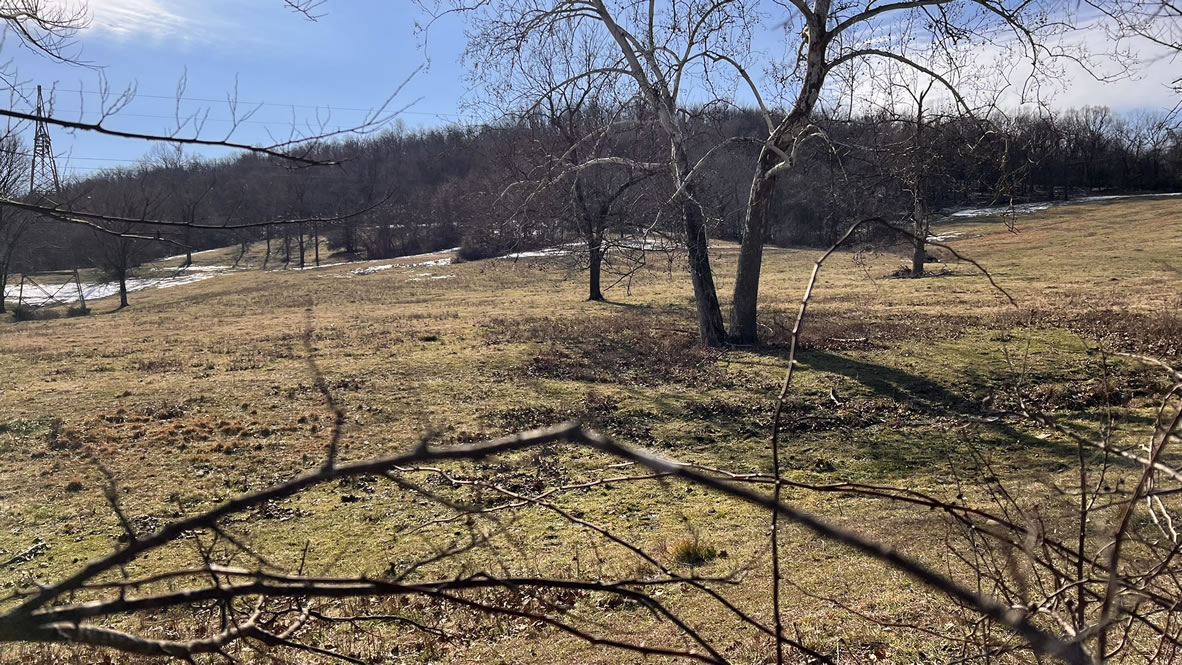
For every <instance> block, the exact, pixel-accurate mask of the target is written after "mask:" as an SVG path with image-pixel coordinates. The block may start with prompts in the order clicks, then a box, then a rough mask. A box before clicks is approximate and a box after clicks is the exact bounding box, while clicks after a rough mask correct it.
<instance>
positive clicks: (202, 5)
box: [70, 0, 238, 43]
mask: <svg viewBox="0 0 1182 665" xmlns="http://www.w3.org/2000/svg"><path fill="white" fill-rule="evenodd" d="M76 2H77V0H70V3H71V4H74V3H76ZM230 6H232V5H229V6H228V5H227V4H226V3H222V2H214V1H212V0H206V1H203V2H183V1H181V0H87V1H86V7H87V10H88V11H87V13H88V15H89V17H90V22H89V24H88V25H87V27H86V29H85V31H84V32H85V33H89V34H92V35H94V36H102V37H108V38H111V39H115V40H118V41H126V40H130V39H145V38H146V39H149V40H151V41H153V42H163V41H172V42H180V43H209V42H217V41H226V40H229V39H235V38H236V37H235V33H237V32H238V31H237V30H235V29H234V23H233V22H231V21H229V20H227V19H226V17H225V15H224V12H223V10H227V9H229V7H230Z"/></svg>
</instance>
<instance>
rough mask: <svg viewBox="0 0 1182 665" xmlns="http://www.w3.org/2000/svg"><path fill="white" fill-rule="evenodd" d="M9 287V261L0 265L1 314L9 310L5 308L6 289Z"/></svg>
mask: <svg viewBox="0 0 1182 665" xmlns="http://www.w3.org/2000/svg"><path fill="white" fill-rule="evenodd" d="M7 288H8V263H4V264H2V265H0V314H4V313H6V312H7V311H8V310H7V309H5V308H4V289H7Z"/></svg>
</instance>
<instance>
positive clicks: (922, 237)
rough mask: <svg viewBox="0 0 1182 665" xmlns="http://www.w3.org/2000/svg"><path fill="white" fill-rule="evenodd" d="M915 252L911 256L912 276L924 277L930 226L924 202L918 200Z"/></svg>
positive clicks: (916, 207) (916, 206)
mask: <svg viewBox="0 0 1182 665" xmlns="http://www.w3.org/2000/svg"><path fill="white" fill-rule="evenodd" d="M914 232H915V238H913V241H914V244H915V251H914V252H913V253H912V254H911V276H912V277H923V269H924V263H926V262H927V258H928V251H927V243H926V241H927V237H928V225H927V216H926V215H925V214H924V209H923V202H922V201H920V200H919V199H918V198H917V199H916V201H915V229H914Z"/></svg>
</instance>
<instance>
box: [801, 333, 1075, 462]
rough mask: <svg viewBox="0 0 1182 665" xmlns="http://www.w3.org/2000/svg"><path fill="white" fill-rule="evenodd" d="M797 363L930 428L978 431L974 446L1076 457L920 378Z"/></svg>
mask: <svg viewBox="0 0 1182 665" xmlns="http://www.w3.org/2000/svg"><path fill="white" fill-rule="evenodd" d="M799 360H800V362H801V363H802V364H804V365H805V366H807V367H808V368H809V369H812V370H816V371H821V372H828V373H831V374H836V375H839V376H844V377H847V378H849V379H852V380H854V381H856V382H858V383H859V384H861V385H863V386H865V387H867V388H869V389H870V390H872V391H873V392H874V393H875V394H877V395H878V396H879V397H882V398H886V399H889V400H891V401H893V402H897V403H900V404H902V405H904V406H905V407H906V408H908V409H909V410H911V411H914V412H915V413H916V415H917V416H919V418H920V419H921V421H922V420H926V421H928V424H930V425H933V426H934V425H935V423H934V422H933V421H934V419H936V418H941V417H945V418H947V417H952V418H955V419H957V420H961V419H963V420H965V421H967V422H972V423H974V424H976V425H978V426H979V427H981V428H982V429H983V430H984V431H983V432H979V433H978V434H977V435H976V436H974V437H973V438H974V439H975V440H976V441H975V443H977V444H978V445H983V446H991V445H995V444H1000V445H1003V446H1008V445H1014V444H1018V445H1021V446H1023V447H1027V448H1038V449H1041V450H1044V451H1046V452H1049V453H1051V454H1052V455H1054V456H1056V457H1061V458H1064V459H1068V458H1074V456H1075V455H1076V454H1077V449H1076V446H1075V445H1074V444H1070V443H1062V442H1056V441H1050V440H1046V439H1040V438H1038V437H1036V436H1034V435H1032V434H1031V433H1030V432H1028V431H1025V430H1024V429H1020V428H1019V427H1016V426H1015V424H1014V423H1012V422H1008V421H1007V420H1006V419H1005V418H1004V417H995V416H996V415H997V414H991V413H989V412H988V410H987V409H985V408H983V406H982V404H981V403H979V402H977V401H976V400H973V399H969V398H967V397H965V396H964V395H960V394H957V393H956V392H954V391H952V390H949V389H948V388H947V387H945V386H944V385H941V384H940V383H938V382H936V381H933V380H931V379H929V378H927V377H924V376H922V375H919V374H914V373H911V372H907V371H904V370H901V369H898V368H895V367H889V366H887V365H882V364H878V363H873V362H868V361H866V360H859V359H855V358H850V357H847V356H842V355H838V354H836V353H830V352H827V351H820V350H810V351H802V352H801V353H800V354H799ZM921 424H922V423H921ZM986 432H987V433H988V434H986ZM1085 436H1086V434H1085Z"/></svg>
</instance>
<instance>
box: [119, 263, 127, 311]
mask: <svg viewBox="0 0 1182 665" xmlns="http://www.w3.org/2000/svg"><path fill="white" fill-rule="evenodd" d="M124 307H127V273H126V272H121V273H119V309H123V308H124Z"/></svg>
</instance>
